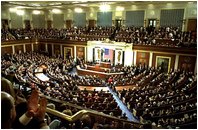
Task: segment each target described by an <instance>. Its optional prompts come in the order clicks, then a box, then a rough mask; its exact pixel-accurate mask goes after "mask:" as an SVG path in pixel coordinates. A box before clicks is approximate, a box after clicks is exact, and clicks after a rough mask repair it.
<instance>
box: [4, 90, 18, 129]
mask: <svg viewBox="0 0 198 130" xmlns="http://www.w3.org/2000/svg"><path fill="white" fill-rule="evenodd" d="M14 102H15V101H14V98H13V97H12V96H11V95H10V94H8V93H6V92H1V128H2V129H9V128H11V127H12V122H13V121H14V120H15V118H16V111H15V105H14Z"/></svg>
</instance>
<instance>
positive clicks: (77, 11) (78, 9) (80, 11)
mask: <svg viewBox="0 0 198 130" xmlns="http://www.w3.org/2000/svg"><path fill="white" fill-rule="evenodd" d="M74 11H75V12H76V13H82V12H83V10H82V9H81V8H75V9H74Z"/></svg>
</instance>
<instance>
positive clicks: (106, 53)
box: [104, 48, 113, 62]
mask: <svg viewBox="0 0 198 130" xmlns="http://www.w3.org/2000/svg"><path fill="white" fill-rule="evenodd" d="M104 59H107V60H108V59H110V60H111V62H112V61H113V50H112V49H107V48H105V49H104Z"/></svg>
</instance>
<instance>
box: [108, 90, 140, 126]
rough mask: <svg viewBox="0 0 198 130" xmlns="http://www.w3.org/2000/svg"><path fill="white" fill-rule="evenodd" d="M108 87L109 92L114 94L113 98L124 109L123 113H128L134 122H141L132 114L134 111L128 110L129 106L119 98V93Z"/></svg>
mask: <svg viewBox="0 0 198 130" xmlns="http://www.w3.org/2000/svg"><path fill="white" fill-rule="evenodd" d="M108 88H109V92H110V93H111V94H112V95H113V98H114V99H115V100H116V102H117V103H118V106H119V107H120V109H121V110H122V114H124V113H126V116H127V118H128V120H129V121H133V122H137V123H139V121H138V120H137V119H136V118H135V117H134V116H133V115H132V113H131V112H130V111H129V110H128V108H127V107H126V106H125V105H124V104H123V102H122V101H121V100H120V99H119V97H118V96H117V94H116V93H115V92H113V90H112V89H111V88H110V87H108Z"/></svg>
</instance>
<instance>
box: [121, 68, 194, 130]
mask: <svg viewBox="0 0 198 130" xmlns="http://www.w3.org/2000/svg"><path fill="white" fill-rule="evenodd" d="M148 75H150V74H147V75H144V76H143V77H147V76H148ZM142 79H143V78H142ZM139 81H141V80H140V79H139ZM143 82H144V81H143ZM196 84H197V77H196V76H194V75H193V74H192V72H183V71H181V70H177V71H172V72H170V73H169V74H168V75H164V74H162V73H161V74H158V76H155V78H152V79H151V80H150V82H149V83H147V84H145V85H140V86H139V85H138V84H136V86H139V87H137V88H136V89H129V90H122V91H118V94H119V97H120V98H121V99H122V101H123V102H124V103H125V104H126V105H127V107H128V109H130V110H131V111H132V112H134V110H135V114H136V116H137V117H142V118H143V119H144V120H149V121H150V122H151V123H152V124H153V125H156V126H159V127H163V128H178V127H181V128H187V127H191V125H193V123H194V125H196V124H195V123H196V121H197V113H196V110H197V102H196V100H197V90H196V87H197V85H196ZM189 123H192V124H189ZM185 124H186V126H187V127H186V126H185Z"/></svg>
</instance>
